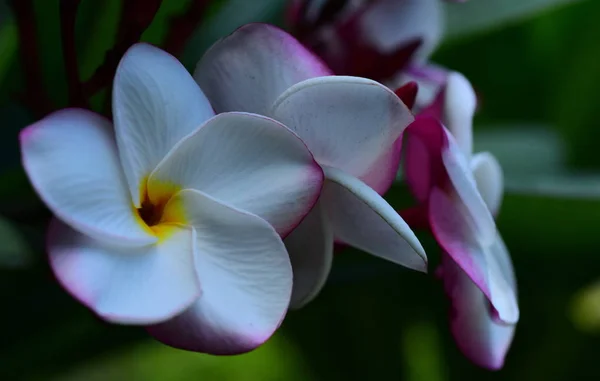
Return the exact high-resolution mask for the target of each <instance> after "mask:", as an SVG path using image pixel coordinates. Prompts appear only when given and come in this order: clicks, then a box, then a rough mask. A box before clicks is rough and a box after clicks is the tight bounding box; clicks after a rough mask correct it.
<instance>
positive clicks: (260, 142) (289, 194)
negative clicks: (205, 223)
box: [148, 113, 323, 235]
mask: <svg viewBox="0 0 600 381" xmlns="http://www.w3.org/2000/svg"><path fill="white" fill-rule="evenodd" d="M162 184H177V185H178V186H180V187H181V188H182V189H185V188H191V189H197V190H200V191H202V192H205V193H207V194H209V195H210V196H212V197H215V198H216V199H218V200H220V201H222V202H224V203H226V204H228V205H232V206H233V207H236V208H239V209H241V210H245V211H248V212H250V213H253V214H256V215H258V216H260V217H261V218H264V219H265V220H267V221H268V222H269V223H271V224H272V225H273V226H274V227H275V228H276V230H277V231H278V232H280V234H282V235H287V234H288V233H289V232H290V231H291V230H292V229H293V228H294V227H296V225H298V223H299V222H300V220H301V219H302V218H303V217H304V216H305V215H306V214H307V213H308V212H309V211H310V209H311V208H312V207H313V205H314V204H315V203H316V202H317V199H318V197H319V194H320V192H321V187H322V184H323V171H322V170H321V168H320V167H319V165H318V164H317V163H316V162H315V161H314V159H313V157H312V155H311V154H310V152H309V150H308V149H307V148H306V146H305V145H304V143H303V142H302V141H301V140H300V139H299V138H298V136H296V135H295V134H294V133H293V132H291V131H290V130H289V129H287V128H286V127H285V126H283V125H282V124H280V123H279V122H276V121H274V120H273V119H269V118H266V117H262V116H259V115H255V114H246V113H223V114H219V115H217V116H215V117H214V118H212V119H211V120H209V121H208V122H206V124H205V125H203V126H202V127H200V128H199V129H197V130H196V131H195V132H194V133H193V134H191V135H189V136H188V137H186V138H185V139H184V140H182V141H181V142H180V143H179V144H178V145H177V146H176V147H175V148H174V149H173V151H172V152H171V153H170V154H169V155H168V156H167V157H166V158H165V160H163V161H162V162H161V163H160V164H159V165H158V167H157V168H156V170H155V171H154V172H153V173H152V175H151V176H150V178H149V180H148V194H149V197H150V199H151V200H152V199H154V198H158V197H160V196H161V194H160V190H161V187H162Z"/></svg>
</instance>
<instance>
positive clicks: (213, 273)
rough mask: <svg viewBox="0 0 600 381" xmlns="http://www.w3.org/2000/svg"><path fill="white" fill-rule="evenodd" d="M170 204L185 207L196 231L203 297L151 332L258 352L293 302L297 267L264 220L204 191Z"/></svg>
mask: <svg viewBox="0 0 600 381" xmlns="http://www.w3.org/2000/svg"><path fill="white" fill-rule="evenodd" d="M171 203H181V204H182V205H183V206H184V209H185V211H186V214H187V219H188V221H189V222H190V223H191V224H192V226H194V228H195V229H196V233H197V249H198V256H197V259H196V272H197V274H198V278H199V279H200V284H201V287H202V296H201V297H200V298H199V299H198V300H197V302H196V303H195V304H194V305H193V306H192V307H190V308H189V309H188V310H187V311H186V312H184V313H183V314H181V315H179V316H177V317H176V318H174V319H172V320H170V321H168V322H165V323H163V324H159V325H156V326H153V327H150V333H152V334H153V335H154V336H155V337H157V338H158V339H159V340H161V341H163V342H164V343H166V344H168V345H172V346H175V347H177V348H182V349H187V350H193V351H199V352H208V353H213V354H234V353H242V352H246V351H249V350H251V349H254V348H256V347H257V346H259V345H260V344H262V343H263V342H265V341H266V340H267V339H268V338H269V337H270V336H271V335H272V334H273V332H274V331H275V330H276V329H277V327H278V326H279V324H280V323H281V321H282V319H283V317H284V315H285V313H286V310H287V308H288V304H289V301H290V294H291V291H292V268H291V265H290V260H289V257H288V255H287V252H286V251H285V246H284V245H283V242H282V241H281V239H280V238H279V236H278V235H277V233H276V232H275V230H274V229H273V228H272V227H271V226H270V225H269V224H268V223H267V222H266V221H264V220H262V219H261V218H259V217H257V216H254V215H252V214H249V213H245V212H242V211H240V210H236V209H234V208H231V207H229V206H226V205H224V204H221V203H219V202H218V201H216V200H214V199H212V198H210V197H209V196H207V195H204V194H202V193H200V192H198V191H193V190H184V191H181V192H179V193H178V194H177V195H176V196H175V198H174V199H172V200H171V201H169V204H171ZM169 207H170V205H167V208H169Z"/></svg>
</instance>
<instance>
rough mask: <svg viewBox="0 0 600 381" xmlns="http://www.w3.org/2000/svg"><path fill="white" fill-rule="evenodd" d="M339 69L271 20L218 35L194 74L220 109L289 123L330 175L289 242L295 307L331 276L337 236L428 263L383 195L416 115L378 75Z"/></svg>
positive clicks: (416, 265) (420, 266) (406, 261)
mask: <svg viewBox="0 0 600 381" xmlns="http://www.w3.org/2000/svg"><path fill="white" fill-rule="evenodd" d="M330 74H331V72H330V70H329V69H328V68H327V67H325V66H324V65H323V63H322V62H321V61H320V60H319V59H318V58H316V57H315V56H313V55H312V54H311V53H310V52H308V51H307V50H306V49H305V48H303V47H302V45H301V44H300V43H299V42H298V41H296V40H295V39H294V38H293V37H291V36H290V35H288V34H287V33H285V32H283V31H281V30H279V29H277V28H274V27H271V26H268V25H263V24H253V25H247V26H244V27H242V28H240V29H238V30H237V31H236V32H234V33H233V34H232V35H230V36H229V37H226V38H225V39H223V40H221V41H219V42H217V43H216V44H215V45H214V46H213V47H212V48H211V49H210V50H209V51H208V52H207V53H206V54H205V56H204V57H203V58H202V60H201V61H200V62H199V63H198V66H197V68H196V71H195V73H194V77H195V79H196V80H197V81H198V83H199V84H200V87H202V89H203V90H204V91H205V92H206V94H207V96H208V98H209V99H210V101H211V103H212V104H213V106H214V107H215V110H216V111H217V112H227V111H246V112H256V113H260V114H263V115H266V116H269V117H272V118H273V119H276V120H278V121H280V122H282V123H283V124H285V125H286V126H288V127H289V128H290V129H292V130H293V131H294V132H296V133H297V134H298V135H299V136H300V137H301V138H302V140H303V141H304V142H305V143H306V145H307V146H308V148H309V149H310V151H311V152H312V153H313V155H314V157H315V159H316V161H317V162H318V163H319V164H320V165H321V167H322V168H323V170H324V172H325V177H326V181H325V184H324V188H323V193H322V195H321V198H320V200H319V202H318V203H317V205H316V206H315V208H314V209H313V211H312V212H311V213H310V214H309V215H308V216H307V217H306V219H305V220H304V221H303V222H302V223H301V224H300V225H299V226H298V228H297V229H296V230H295V231H293V232H292V233H291V234H290V235H289V236H288V237H287V238H286V239H285V243H286V247H287V248H288V251H289V254H290V257H291V260H292V266H293V268H294V290H293V296H292V306H293V307H300V306H302V305H304V304H306V303H307V302H309V301H310V300H311V299H312V298H313V297H314V296H316V294H317V293H318V292H319V290H320V289H321V288H322V286H323V284H324V283H325V280H326V279H327V276H328V274H329V270H330V267H331V263H332V257H333V243H334V237H335V238H337V239H339V240H341V241H343V242H345V243H347V244H350V245H352V246H354V247H357V248H359V249H362V250H364V251H366V252H368V253H371V254H373V255H376V256H379V257H381V258H385V259H387V260H390V261H393V262H395V263H399V264H402V265H404V266H407V267H410V268H412V269H417V270H420V271H425V270H426V266H427V260H426V257H425V253H424V250H423V248H422V246H421V244H420V243H419V241H418V240H417V238H416V236H415V235H414V233H413V232H412V231H411V230H410V228H409V227H408V225H407V224H406V223H405V222H404V220H402V218H400V216H399V215H398V214H397V213H396V212H395V211H394V209H393V208H392V207H391V206H390V205H389V204H388V203H387V202H386V201H385V200H384V199H383V198H382V197H381V196H380V195H379V194H378V192H379V193H383V192H385V190H387V189H388V188H389V186H390V185H391V183H392V181H393V180H394V178H395V175H396V172H397V168H398V162H399V159H400V150H399V149H400V145H399V144H397V139H398V137H399V136H400V134H401V133H402V131H403V130H404V128H405V127H406V126H407V125H408V124H410V123H411V122H412V120H413V116H412V114H411V113H410V111H409V110H408V109H407V108H406V106H405V105H404V104H403V103H402V102H401V101H400V99H399V98H398V97H397V96H396V95H395V94H394V93H393V92H392V91H390V90H389V89H388V88H386V87H385V86H383V85H381V84H379V83H377V82H374V81H371V80H368V79H364V78H357V77H336V76H330Z"/></svg>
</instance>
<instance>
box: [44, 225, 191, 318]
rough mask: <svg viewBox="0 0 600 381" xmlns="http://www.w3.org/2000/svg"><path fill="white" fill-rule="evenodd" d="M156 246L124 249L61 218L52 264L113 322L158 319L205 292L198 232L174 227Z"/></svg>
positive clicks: (51, 241)
mask: <svg viewBox="0 0 600 381" xmlns="http://www.w3.org/2000/svg"><path fill="white" fill-rule="evenodd" d="M171 229H172V230H173V231H172V234H171V235H170V236H168V237H167V238H165V239H164V240H163V241H161V242H159V243H158V244H156V245H149V246H145V247H141V248H127V249H125V248H119V247H115V246H111V245H108V244H106V243H101V242H99V241H96V240H93V239H91V238H89V237H87V236H85V235H83V234H80V233H78V232H76V231H74V230H72V229H71V228H69V227H68V226H66V225H64V224H63V223H61V222H59V221H58V220H55V221H54V223H53V226H52V228H51V229H50V232H49V238H48V250H49V253H50V265H51V266H52V269H53V271H54V273H55V274H56V277H57V278H58V280H59V281H60V283H61V284H62V285H63V286H64V287H65V288H66V289H67V290H68V291H69V292H70V293H71V294H72V295H73V296H74V297H76V298H77V299H78V300H80V301H81V302H82V303H83V304H85V305H86V306H88V307H89V308H90V309H92V310H93V311H94V312H95V313H97V314H98V315H99V316H100V317H102V318H103V319H105V320H107V321H111V322H114V323H123V324H154V323H158V322H161V321H165V320H167V319H169V318H172V317H173V316H175V315H177V314H179V313H180V312H182V311H183V310H185V309H186V308H187V307H189V306H190V305H191V304H192V303H193V302H194V300H195V299H196V298H197V297H198V296H200V285H199V283H198V278H197V277H196V273H195V272H194V242H195V237H194V232H193V230H191V229H187V228H182V227H176V226H173V227H171Z"/></svg>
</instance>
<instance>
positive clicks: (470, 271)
mask: <svg viewBox="0 0 600 381" xmlns="http://www.w3.org/2000/svg"><path fill="white" fill-rule="evenodd" d="M475 106H476V99H475V94H474V91H473V89H472V87H471V85H470V84H469V82H468V81H467V80H466V78H464V77H463V76H462V75H460V74H458V73H451V74H450V75H449V77H448V82H447V84H446V86H445V88H444V90H443V91H442V92H440V94H439V96H438V97H437V98H436V101H435V102H434V103H433V104H432V105H430V107H428V108H427V109H425V110H423V112H422V113H421V114H420V115H419V116H418V117H417V120H416V121H415V123H413V124H412V125H411V126H410V127H408V128H407V129H406V132H405V136H404V140H405V147H404V150H405V162H404V164H405V166H404V169H405V175H406V180H407V183H408V184H409V186H410V188H411V190H412V192H413V194H414V195H415V197H416V198H417V200H418V201H419V202H420V205H421V209H420V210H421V212H422V213H426V219H427V220H428V221H429V225H430V228H431V230H432V232H433V234H434V236H435V238H436V240H437V242H438V244H439V245H440V246H441V247H442V249H443V250H444V252H445V254H444V255H443V256H442V262H441V268H440V271H439V275H440V276H441V277H442V279H443V283H444V287H445V289H446V292H447V294H448V296H449V298H450V300H451V302H452V315H451V330H452V333H453V335H454V338H455V340H456V342H457V344H458V346H459V348H460V349H461V350H462V351H463V353H464V354H465V355H466V356H467V357H468V358H469V359H471V360H472V361H473V362H475V363H476V364H478V365H480V366H482V367H486V368H490V369H498V368H500V367H502V365H503V362H504V357H505V355H506V352H507V350H508V347H509V345H510V343H511V341H512V337H513V333H514V328H515V324H516V323H517V321H518V319H519V308H518V304H517V296H516V281H515V276H514V271H513V268H512V263H511V260H510V256H509V254H508V251H507V249H506V246H505V245H504V243H503V241H502V238H501V237H500V235H499V233H498V231H497V229H496V226H495V223H494V219H493V215H494V214H496V213H497V211H498V208H499V206H500V202H501V199H502V190H503V180H502V171H501V168H500V166H499V164H498V162H497V161H496V160H495V158H494V157H493V156H492V155H491V154H489V153H477V154H472V118H473V114H474V112H475ZM442 122H443V123H444V125H445V126H444V125H443V124H442ZM446 127H447V129H446Z"/></svg>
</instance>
